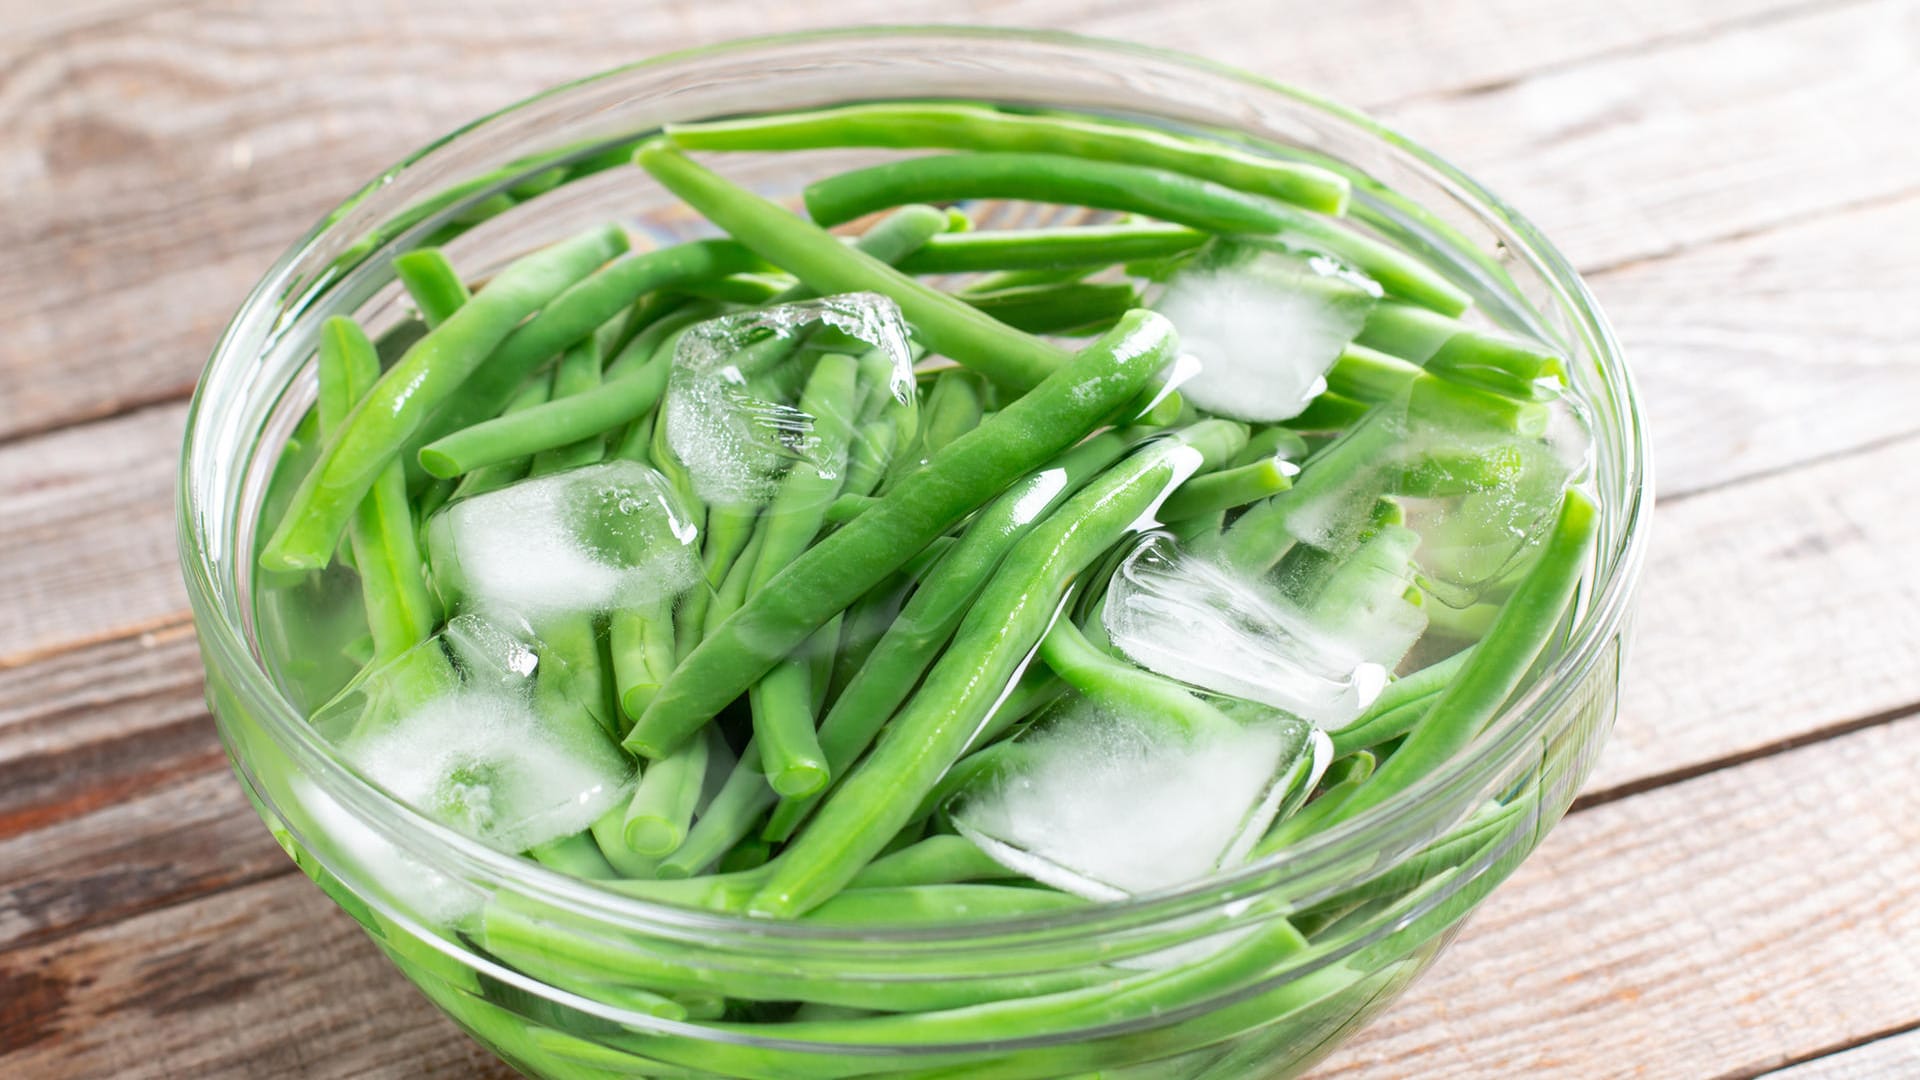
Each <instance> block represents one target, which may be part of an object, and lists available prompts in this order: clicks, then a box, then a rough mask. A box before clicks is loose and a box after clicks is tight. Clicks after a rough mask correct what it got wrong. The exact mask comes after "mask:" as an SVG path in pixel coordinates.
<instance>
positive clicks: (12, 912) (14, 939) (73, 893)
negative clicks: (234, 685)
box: [0, 718, 294, 949]
mask: <svg viewBox="0 0 1920 1080" xmlns="http://www.w3.org/2000/svg"><path fill="white" fill-rule="evenodd" d="M194 726H195V728H196V731H197V733H199V734H200V735H201V736H202V737H201V738H200V739H199V740H197V741H201V742H204V743H207V744H210V746H209V747H208V753H207V755H206V756H204V757H202V758H201V759H200V760H199V761H197V762H196V763H195V767H194V768H193V769H192V771H190V772H186V773H184V774H182V775H180V776H177V777H175V776H169V777H165V778H161V779H157V780H153V781H152V782H150V783H149V784H148V785H146V787H145V789H144V790H143V791H141V792H140V793H136V794H134V795H132V796H130V797H125V798H117V799H115V800H114V801H112V802H109V803H105V804H103V805H102V806H100V807H99V808H97V809H95V810H94V811H92V812H90V813H86V814H81V815H78V816H75V817H72V818H68V819H66V820H62V821H59V822H56V823H53V824H50V825H47V826H46V827H44V828H40V829H36V830H35V831H33V832H29V833H24V834H21V835H18V836H13V837H9V838H6V839H0V866H3V867H5V872H4V873H0V949H11V948H16V947H19V946H23V945H30V944H33V943H36V942H39V941H43V940H51V939H54V938H58V937H62V936H65V935H68V934H72V933H75V932H77V931H82V930H85V929H87V928H89V927H95V926H101V925H105V924H107V923H112V922H115V921H118V920H122V919H127V918H131V917H134V916H137V915H140V914H143V913H145V912H148V911H151V910H153V909H155V908H160V907H165V906H167V905H169V904H175V903H179V902H181V901H186V900H193V899H196V898H199V897H204V896H206V895H208V894H210V893H216V892H220V891H222V890H224V889H231V888H233V887H235V886H236V885H242V884H245V883H248V882H252V881H260V880H263V879H265V878H270V877H277V876H280V875H282V874H288V873H292V872H294V867H293V863H292V862H291V861H289V860H288V858H287V856H286V854H285V853H284V852H282V851H281V850H280V848H279V846H278V845H277V844H275V843H274V842H273V837H272V836H271V835H270V834H269V833H268V832H267V830H266V828H265V827H264V826H263V825H261V824H260V819H259V817H258V816H256V815H255V814H254V812H253V807H252V806H250V805H248V803H247V799H246V796H245V795H243V794H241V791H240V785H239V783H238V782H237V781H235V780H234V778H233V775H232V774H231V772H229V771H228V769H227V768H226V767H225V764H226V761H225V758H224V757H223V756H222V755H221V752H220V747H219V744H218V743H217V742H215V741H214V738H213V725H212V723H211V722H210V721H207V720H205V719H204V718H203V719H202V720H200V721H198V722H197V723H196V724H195V725H194Z"/></svg>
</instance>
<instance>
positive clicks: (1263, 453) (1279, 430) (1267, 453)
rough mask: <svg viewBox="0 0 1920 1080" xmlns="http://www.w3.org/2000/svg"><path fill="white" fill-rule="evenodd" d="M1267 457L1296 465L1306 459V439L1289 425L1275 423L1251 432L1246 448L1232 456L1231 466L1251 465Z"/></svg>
mask: <svg viewBox="0 0 1920 1080" xmlns="http://www.w3.org/2000/svg"><path fill="white" fill-rule="evenodd" d="M1268 458H1279V459H1280V460H1281V461H1285V462H1289V463H1292V464H1295V465H1298V464H1299V463H1301V462H1302V461H1305V460H1306V459H1307V440H1305V439H1303V438H1301V437H1300V433H1299V432H1297V431H1295V430H1293V429H1292V428H1290V427H1284V426H1282V425H1279V424H1275V425H1274V426H1272V427H1269V428H1263V429H1261V430H1259V431H1256V432H1254V433H1253V435H1252V436H1250V437H1249V438H1248V439H1247V448H1246V449H1245V450H1242V451H1240V452H1239V453H1238V454H1235V455H1234V456H1233V462H1232V464H1233V467H1234V468H1239V467H1240V466H1242V465H1252V464H1253V463H1255V462H1257V461H1264V460H1266V459H1268Z"/></svg>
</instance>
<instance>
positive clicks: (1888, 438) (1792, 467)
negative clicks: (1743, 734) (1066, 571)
mask: <svg viewBox="0 0 1920 1080" xmlns="http://www.w3.org/2000/svg"><path fill="white" fill-rule="evenodd" d="M1915 438H1920V428H1914V429H1912V430H1909V431H1899V432H1895V433H1893V434H1891V435H1885V436H1882V437H1880V438H1878V439H1874V440H1873V441H1871V442H1863V443H1859V444H1857V445H1854V446H1845V447H1841V448H1840V449H1837V450H1829V451H1827V452H1826V453H1824V454H1815V455H1813V456H1812V457H1804V458H1800V459H1798V460H1796V461H1794V462H1793V463H1791V464H1787V465H1776V466H1773V467H1771V468H1766V469H1759V470H1756V471H1754V472H1750V473H1742V474H1741V475H1739V476H1734V477H1729V478H1727V479H1725V480H1721V481H1718V482H1716V483H1711V484H1704V485H1702V486H1700V487H1696V488H1689V489H1687V490H1685V491H1676V492H1674V493H1673V494H1672V495H1661V496H1658V502H1657V505H1659V506H1677V505H1679V504H1680V503H1683V502H1686V501H1688V500H1690V499H1694V498H1698V497H1699V496H1701V495H1711V494H1713V493H1714V492H1717V491H1729V490H1732V489H1733V488H1737V487H1740V486H1742V485H1744V484H1751V483H1764V482H1766V481H1768V480H1777V479H1779V478H1780V477H1782V476H1786V475H1787V474H1789V473H1796V472H1800V471H1801V470H1803V469H1811V468H1816V467H1818V466H1821V465H1830V464H1832V463H1833V462H1836V461H1845V460H1846V459H1848V458H1851V457H1858V456H1860V455H1862V454H1872V453H1876V452H1878V451H1881V450H1890V449H1892V448H1894V447H1896V446H1899V445H1901V444H1902V443H1906V442H1910V441H1912V440H1913V439H1915ZM1654 468H1655V469H1656V470H1657V469H1658V468H1659V463H1658V462H1655V463H1654ZM0 666H4V665H0Z"/></svg>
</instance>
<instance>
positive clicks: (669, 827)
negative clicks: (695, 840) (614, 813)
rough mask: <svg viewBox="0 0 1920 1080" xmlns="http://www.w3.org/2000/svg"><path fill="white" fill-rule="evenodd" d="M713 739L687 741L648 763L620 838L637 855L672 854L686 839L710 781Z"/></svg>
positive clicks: (629, 806)
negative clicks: (709, 759)
mask: <svg viewBox="0 0 1920 1080" xmlns="http://www.w3.org/2000/svg"><path fill="white" fill-rule="evenodd" d="M712 743H713V737H709V738H704V739H688V740H687V741H686V742H684V743H682V744H680V748H679V749H678V750H675V751H674V752H673V753H671V754H668V755H667V756H666V757H664V758H661V759H660V760H659V761H655V762H653V763H651V764H649V765H648V766H647V768H646V771H645V772H643V773H641V774H640V783H639V784H638V785H637V786H636V787H635V788H634V789H633V798H632V799H630V800H629V801H628V802H627V812H626V815H625V816H624V817H623V818H622V819H621V835H622V836H624V837H625V839H626V842H627V847H629V848H631V849H633V851H635V852H636V853H638V854H641V855H648V856H654V857H659V856H664V855H670V854H672V853H673V849H675V848H677V847H679V846H680V843H681V841H683V840H685V839H686V837H687V827H688V825H689V824H690V823H691V822H692V821H693V808H694V804H696V803H698V802H699V801H700V788H701V787H702V786H703V785H704V784H705V783H706V779H707V757H708V754H709V753H710V752H711V750H712Z"/></svg>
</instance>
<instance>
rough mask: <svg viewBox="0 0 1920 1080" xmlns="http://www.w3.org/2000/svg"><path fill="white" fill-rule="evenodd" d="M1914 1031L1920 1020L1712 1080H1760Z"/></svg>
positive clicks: (1730, 1072)
mask: <svg viewBox="0 0 1920 1080" xmlns="http://www.w3.org/2000/svg"><path fill="white" fill-rule="evenodd" d="M1916 1031H1920V1020H1915V1021H1913V1022H1911V1023H1907V1024H1901V1025H1900V1026H1898V1027H1891V1028H1887V1029H1886V1030H1884V1031H1876V1032H1874V1033H1873V1034H1871V1035H1862V1036H1861V1037H1859V1038H1857V1039H1849V1040H1847V1041H1846V1042H1840V1043H1835V1044H1833V1045H1832V1046H1823V1047H1821V1048H1820V1049H1819V1050H1816V1051H1814V1052H1813V1053H1811V1054H1801V1055H1798V1056H1797V1057H1793V1058H1789V1059H1788V1060H1786V1061H1782V1062H1780V1063H1778V1064H1776V1065H1768V1066H1765V1067H1763V1068H1759V1069H1734V1070H1731V1071H1729V1072H1724V1073H1721V1074H1720V1075H1719V1076H1716V1077H1714V1078H1713V1080H1761V1078H1762V1077H1767V1076H1774V1075H1776V1074H1779V1073H1783V1072H1785V1071H1787V1070H1788V1069H1792V1068H1794V1067H1796V1066H1800V1065H1807V1064H1811V1063H1812V1062H1816V1061H1819V1060H1821V1059H1823V1058H1830V1057H1834V1056H1836V1055H1839V1054H1844V1053H1847V1052H1848V1051H1850V1050H1859V1049H1861V1048H1863V1047H1868V1046H1872V1045H1873V1044H1874V1043H1877V1042H1885V1041H1886V1040H1888V1039H1897V1038H1899V1037H1900V1036H1902V1035H1911V1034H1913V1033H1914V1032H1916Z"/></svg>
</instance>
